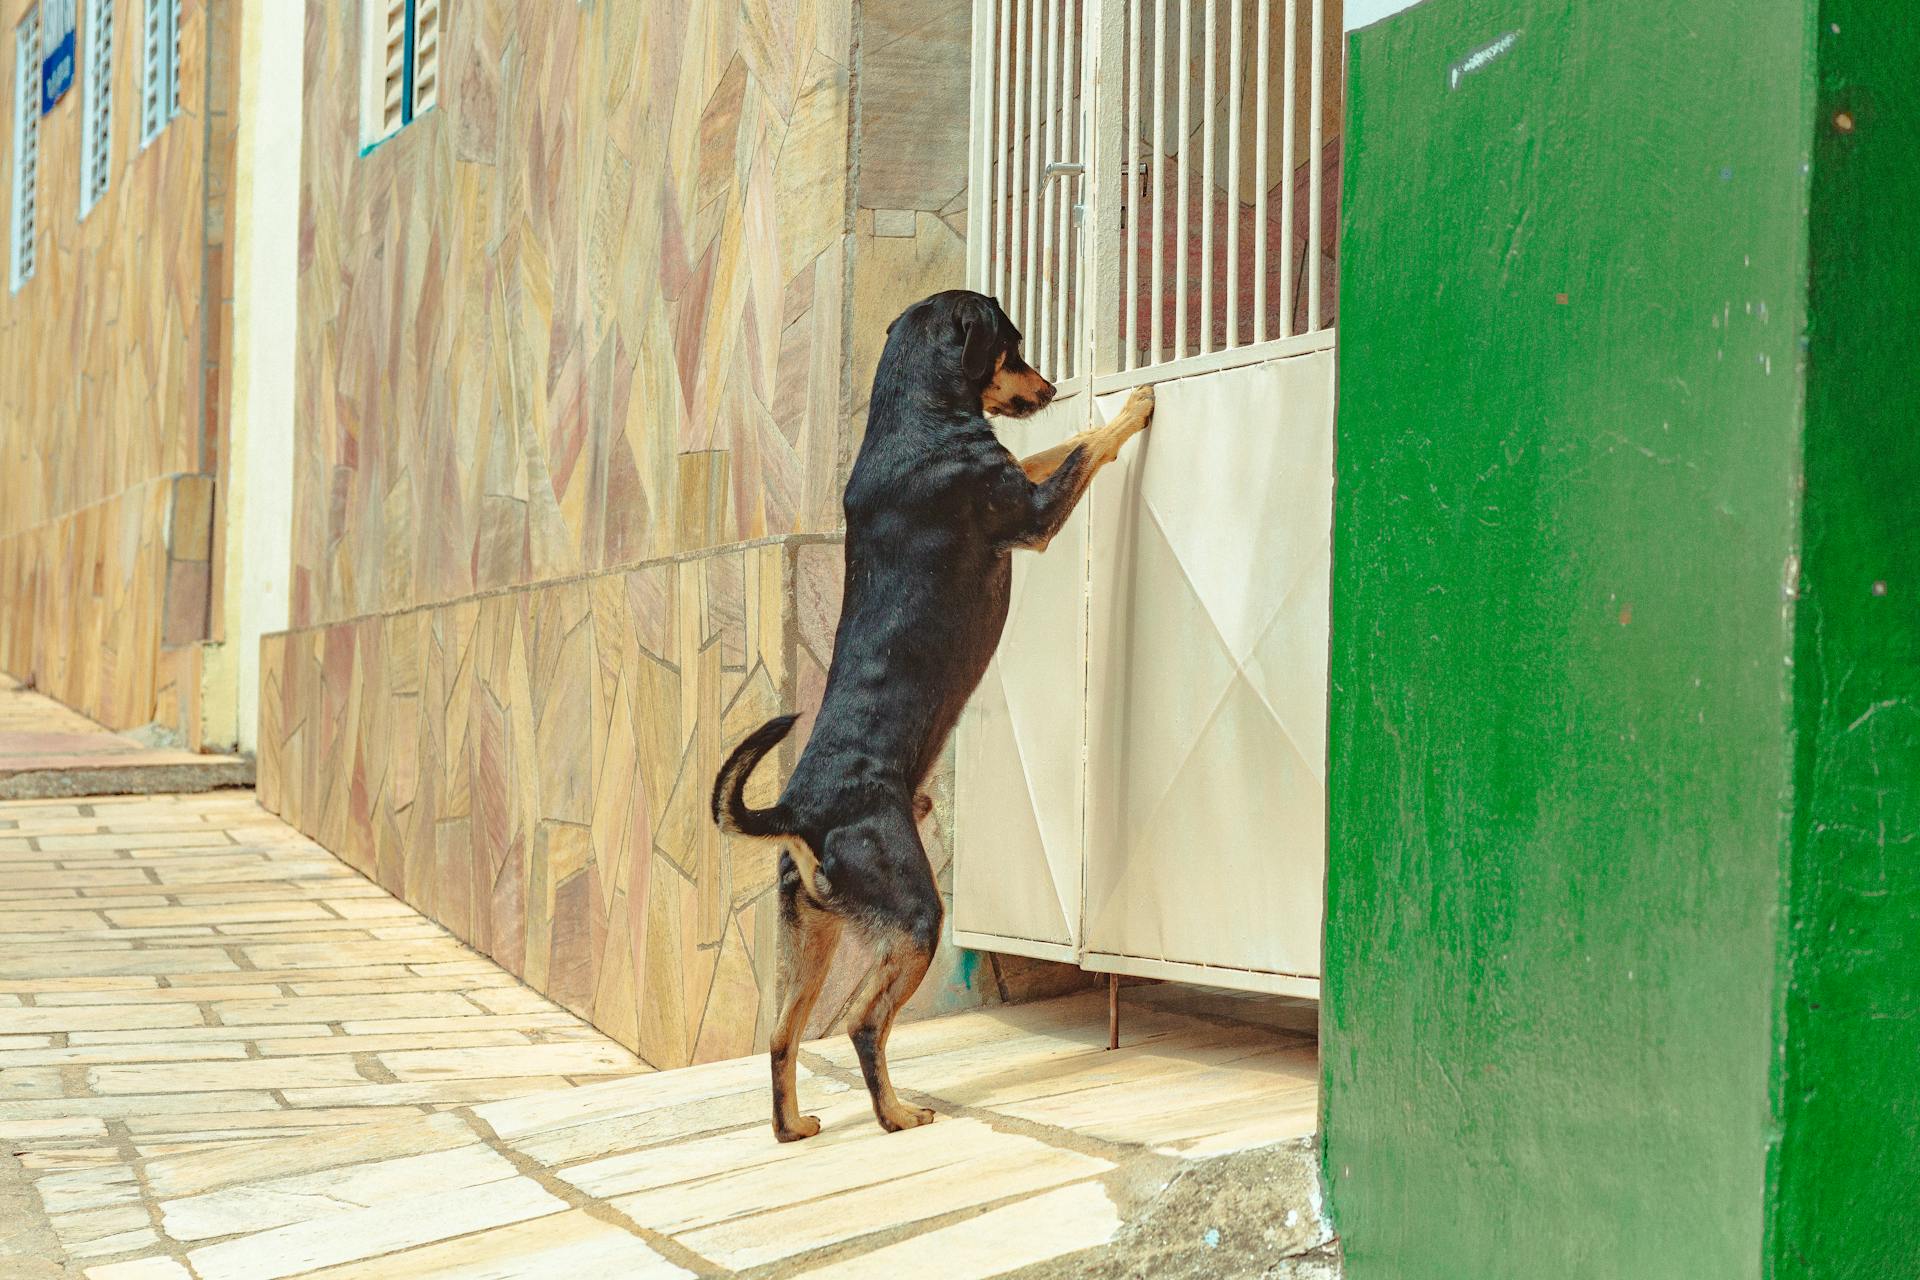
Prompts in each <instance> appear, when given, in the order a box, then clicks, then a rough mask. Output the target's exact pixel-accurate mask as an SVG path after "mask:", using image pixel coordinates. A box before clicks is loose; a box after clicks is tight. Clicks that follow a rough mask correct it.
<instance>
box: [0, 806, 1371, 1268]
mask: <svg viewBox="0 0 1920 1280" xmlns="http://www.w3.org/2000/svg"><path fill="white" fill-rule="evenodd" d="M108 872H112V873H116V874H105V873H108ZM63 877H71V879H70V880H68V881H67V882H65V883H63V882H62V878H63ZM132 890H139V892H138V893H135V892H130V891H132ZM0 912H3V913H5V914H7V915H9V916H11V917H15V918H13V919H11V920H10V921H9V924H8V928H7V931H6V933H5V936H3V937H0V1152H4V1153H5V1156H4V1158H0V1209H3V1210H5V1211H8V1212H10V1213H11V1215H12V1217H13V1218H15V1219H17V1221H15V1222H10V1223H9V1227H8V1230H6V1231H4V1232H0V1275H6V1276H13V1275H21V1276H29V1277H31V1276H39V1275H46V1276H76V1277H86V1278H87V1280H193V1278H196V1277H197V1278H198V1280H275V1278H276V1277H325V1278H327V1280H373V1278H375V1277H393V1278H394V1280H401V1278H406V1280H413V1278H415V1277H423V1276H424V1277H447V1278H448V1280H451V1278H452V1277H465V1278H470V1280H477V1278H479V1277H496V1278H508V1277H519V1276H528V1277H541V1276H551V1277H565V1278H566V1280H588V1278H590V1277H594V1276H599V1275H609V1276H612V1275H619V1276H623V1277H629V1276H631V1277H641V1278H642V1280H645V1278H647V1277H661V1278H666V1277H683V1276H705V1277H726V1276H740V1277H746V1278H747V1280H762V1278H763V1277H773V1276H783V1277H784V1276H793V1275H807V1276H814V1277H831V1276H842V1275H845V1276H852V1277H856V1278H857V1277H864V1276H873V1277H880V1276H889V1277H891V1276H902V1277H911V1276H918V1275H926V1276H937V1277H940V1280H985V1278H986V1277H990V1276H999V1275H1005V1274H1011V1273H1016V1272H1025V1273H1030V1274H1032V1275H1033V1276H1035V1277H1036V1278H1037V1277H1041V1276H1048V1277H1051V1276H1055V1275H1057V1276H1077V1275H1097V1274H1098V1275H1104V1274H1113V1275H1116V1276H1117V1275H1132V1274H1142V1275H1145V1274H1154V1275H1161V1274H1164V1275H1168V1276H1177V1275H1196V1276H1199V1275H1204V1276H1217V1277H1222V1278H1223V1280H1225V1278H1229V1277H1233V1276H1237V1275H1241V1274H1245V1275H1249V1276H1255V1275H1262V1274H1272V1275H1286V1276H1296V1275H1297V1276H1303V1277H1304V1276H1312V1277H1315V1278H1316V1280H1325V1278H1327V1277H1331V1276H1333V1275H1335V1274H1337V1263H1334V1262H1332V1261H1330V1260H1329V1258H1328V1255H1327V1252H1326V1251H1327V1249H1328V1247H1329V1244H1330V1239H1331V1238H1330V1234H1329V1232H1328V1230H1327V1228H1326V1224H1325V1222H1324V1220H1323V1219H1322V1218H1321V1216H1320V1214H1319V1211H1318V1203H1319V1201H1318V1187H1317V1172H1316V1160H1315V1156H1314V1153H1313V1147H1312V1134H1313V1132H1314V1125H1315V1119H1316V1111H1317V1106H1318V1096H1317V1088H1316V1080H1317V1076H1318V1064H1317V1055H1316V1048H1315V1043H1314V1039H1313V1036H1312V1032H1311V1028H1312V1025H1313V1024H1312V1009H1311V1006H1306V1005H1301V1004H1299V1003H1298V1002H1286V1001H1280V1002H1275V1001H1270V1000H1269V1001H1262V1002H1256V1003H1253V1004H1245V1003H1239V1004H1236V1003H1234V1002H1231V1001H1227V1002H1224V1003H1223V1002H1222V1001H1220V1000H1219V999H1215V998H1201V997H1196V998H1195V999H1194V1000H1193V1001H1191V1002H1182V1001H1181V1000H1179V999H1177V998H1175V994H1174V991H1173V989H1171V988H1164V987H1152V986H1143V987H1139V988H1129V989H1126V990H1124V991H1123V994H1122V999H1123V1005H1124V1008H1123V1019H1122V1024H1123V1039H1122V1047H1121V1048H1120V1049H1119V1050H1118V1051H1117V1052H1113V1051H1109V1050H1108V1049H1107V1048H1106V1007H1105V997H1104V995H1103V994H1085V995H1079V996H1070V997H1067V998H1064V999H1060V1000H1053V1001H1046V1002H1042V1003H1037V1004H1031V1005H1024V1006H1011V1007H997V1008H993V1009H987V1010H976V1011H973V1012H970V1013H965V1014H960V1015H955V1016H953V1017H948V1018H941V1019H933V1020H929V1021H924V1022H919V1023H913V1024H908V1025H904V1026H901V1027H900V1028H898V1029H897V1030H896V1031H895V1033H894V1036H893V1042H892V1056H893V1062H894V1068H893V1075H894V1078H895V1081H896V1082H897V1083H898V1084H899V1085H900V1087H901V1088H902V1090H903V1092H905V1093H906V1094H907V1095H908V1096H909V1097H911V1098H912V1099H913V1100H914V1101H916V1102H917V1103H919V1104H921V1105H927V1106H931V1107H933V1108H934V1109H935V1110H936V1111H937V1112H938V1113H939V1119H938V1120H937V1121H936V1122H935V1123H934V1124H932V1125H929V1126H926V1127H923V1128H920V1129H915V1130H911V1131H908V1132H905V1133H900V1134H886V1133H883V1132H882V1131H881V1130H880V1129H879V1128H878V1126H877V1125H875V1124H874V1122H873V1119H872V1115H871V1111H870V1109H869V1107H868V1104H867V1100H866V1095H865V1091H864V1088H863V1087H862V1086H861V1082H860V1076H859V1071H858V1067H857V1063H855V1061H854V1060H853V1058H852V1056H851V1054H850V1052H849V1051H848V1048H847V1045H846V1042H845V1040H844V1038H840V1037H834V1038H830V1039H827V1040H823V1041H819V1042H816V1043H813V1044H809V1045H807V1046H806V1047H805V1048H804V1049H803V1051H802V1063H801V1081H800V1093H801V1100H802V1103H803V1105H804V1106H806V1107H807V1108H808V1109H809V1110H811V1111H815V1112H817V1113H818V1114H819V1115H820V1117H821V1119H822V1121H823V1124H824V1129H823V1131H822V1133H821V1134H820V1135H819V1136H818V1137H816V1138H814V1139H812V1140H810V1141H807V1142H802V1143H795V1144H788V1145H782V1144H780V1143H777V1142H775V1141H774V1140H773V1137H772V1135H771V1133H770V1131H769V1128H768V1124H767V1107H768V1102H767V1075H766V1073H767V1067H766V1062H765V1059H764V1058H763V1057H755V1058H748V1059H737V1060H733V1061H728V1062H718V1063H711V1064H708V1065H705V1066H697V1067H690V1068H686V1069H683V1070H679V1071H670V1072H659V1073H655V1072H651V1071H649V1070H648V1069H647V1068H646V1067H645V1065H644V1064H642V1063H641V1062H640V1061H639V1060H638V1059H636V1058H634V1057H633V1056H632V1055H631V1054H628V1053H627V1052H626V1051H625V1050H624V1049H622V1048H620V1047H619V1046H618V1045H617V1044H615V1043H614V1042H613V1041H611V1040H610V1039H608V1038H607V1037H605V1036H603V1035H601V1034H600V1033H599V1032H598V1031H596V1030H595V1029H593V1028H592V1027H590V1026H588V1025H586V1024H585V1023H583V1022H581V1021H580V1020H578V1019H577V1018H575V1017H574V1016H573V1015H572V1014H570V1013H568V1012H566V1011H565V1010H563V1009H560V1008H558V1007H556V1006H554V1005H553V1004H551V1003H550V1002H548V1001H546V1000H545V999H543V998H542V997H540V996H538V995H536V994H534V993H532V992H531V991H528V990H527V989H526V988H524V987H522V986H520V985H519V984H518V983H517V981H515V980H514V979H513V978H512V976H511V975H509V974H506V973H505V972H503V971H502V970H500V969H498V968H497V967H496V966H494V965H493V964H492V963H491V962H489V961H487V960H486V959H485V958H484V957H481V956H478V955H476V954H475V953H474V952H473V951H471V950H470V949H469V948H467V947H466V946H464V945H463V944H461V943H460V942H458V941H457V940H455V939H454V938H452V937H451V936H450V935H448V934H447V933H445V931H443V930H441V929H440V928H439V927H438V926H437V925H433V924H432V923H430V922H428V921H425V920H424V919H422V918H420V917H418V916H417V915H415V914H414V913H413V912H412V911H411V909H410V908H408V907H406V906H405V904H403V903H398V902H396V901H395V900H393V899H392V898H390V897H389V896H388V895H387V894H385V893H384V892H383V891H382V890H380V889H379V888H378V887H377V886H375V885H372V884H370V883H368V882H367V881H366V880H364V879H362V878H361V877H360V876H359V875H358V874H356V873H355V872H353V871H352V870H350V869H348V868H347V867H345V866H344V865H343V864H341V863H339V862H337V861H335V860H333V859H332V858H330V857H329V856H327V855H326V854H325V853H324V852H323V851H320V850H318V849H317V848H316V847H314V846H313V845H312V844H311V843H310V842H308V841H307V840H305V839H304V838H303V837H301V836H299V835H297V834H296V833H293V832H291V831H290V830H289V829H288V828H286V827H284V826H283V825H282V824H281V823H280V822H279V821H278V820H277V819H275V818H273V817H272V816H271V815H268V814H266V813H265V812H263V811H262V810H260V809H259V808H258V806H257V805H256V804H255V803H254V801H253V798H252V796H251V794H250V793H246V792H238V791H229V792H216V793H211V794H204V795H182V796H155V797H125V798H115V799H110V800H78V801H68V802H51V801H45V802H34V803H0ZM315 925H325V926H326V928H325V929H324V930H315V929H313V926H315ZM289 930H295V931H303V932H293V933H290V932H288V931H289ZM395 930H399V931H401V933H400V935H399V936H395V933H394V931H395ZM290 938H295V939H298V940H297V941H289V940H288V939H290ZM15 1211H17V1212H15ZM1256 1228H1257V1229H1256ZM1223 1240H1224V1241H1225V1242H1226V1245H1227V1246H1230V1249H1229V1248H1225V1247H1223V1246H1222V1243H1221V1242H1222V1241H1223ZM1229 1258H1230V1259H1231V1260H1230V1261H1229ZM1145 1259H1151V1260H1152V1269H1151V1270H1150V1271H1144V1272H1142V1271H1138V1269H1137V1266H1136V1263H1139V1262H1140V1261H1141V1260H1145ZM1329 1268H1336V1269H1329Z"/></svg>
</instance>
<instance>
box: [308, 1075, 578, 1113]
mask: <svg viewBox="0 0 1920 1280" xmlns="http://www.w3.org/2000/svg"><path fill="white" fill-rule="evenodd" d="M566 1087H567V1081H566V1077H564V1076H504V1077H501V1078H498V1079H491V1080H409V1081H403V1082H402V1083H400V1084H369V1085H360V1086H357V1087H356V1086H344V1087H335V1088H320V1089H289V1090H287V1091H286V1095H285V1096H286V1099H287V1104H288V1105H289V1106H295V1107H369V1106H371V1107H402V1106H452V1105H460V1104H466V1103H473V1102H494V1101H497V1100H498V1099H501V1098H517V1097H520V1096H521V1095H523V1094H528V1093H540V1092H543V1091H545V1090H548V1089H564V1088H566Z"/></svg>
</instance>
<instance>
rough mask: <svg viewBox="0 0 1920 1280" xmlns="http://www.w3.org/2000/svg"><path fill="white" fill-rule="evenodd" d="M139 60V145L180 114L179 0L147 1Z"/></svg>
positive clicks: (160, 131) (163, 129)
mask: <svg viewBox="0 0 1920 1280" xmlns="http://www.w3.org/2000/svg"><path fill="white" fill-rule="evenodd" d="M146 22H147V25H146V30H145V32H144V36H145V42H144V44H143V45H142V47H141V60H140V146H141V147H142V149H144V148H146V147H149V146H152V145H153V140H154V139H155V138H158V137H159V136H160V135H161V134H162V133H164V132H166V128H167V125H168V123H169V122H170V121H172V119H173V118H174V117H175V116H177V115H179V114H180V0H147V12H146Z"/></svg>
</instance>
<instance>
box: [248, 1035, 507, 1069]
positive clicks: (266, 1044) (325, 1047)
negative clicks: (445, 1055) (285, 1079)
mask: <svg viewBox="0 0 1920 1280" xmlns="http://www.w3.org/2000/svg"><path fill="white" fill-rule="evenodd" d="M532 1043H533V1042H532V1041H531V1040H529V1039H528V1038H527V1035H526V1033H525V1032H522V1031H511V1030H506V1029H501V1030H495V1031H435V1032H431V1033H428V1034H415V1035H385V1036H349V1035H337V1036H335V1035H312V1036H294V1037H291V1038H288V1039H284V1040H261V1041H260V1042H259V1049H260V1052H261V1053H263V1054H265V1055H267V1056H268V1057H278V1056H281V1055H285V1054H312V1053H387V1052H391V1051H393V1050H396V1049H485V1048H493V1047H499V1046H512V1045H527V1044H532ZM496 1074H499V1073H496Z"/></svg>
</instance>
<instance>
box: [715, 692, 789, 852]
mask: <svg viewBox="0 0 1920 1280" xmlns="http://www.w3.org/2000/svg"><path fill="white" fill-rule="evenodd" d="M799 718H800V717H799V716H775V717H774V718H773V719H771V720H769V721H767V722H766V723H765V724H763V725H761V726H760V727H759V728H758V729H755V730H754V731H753V732H752V733H750V734H748V735H747V738H746V741H744V742H742V743H741V744H740V745H739V746H737V747H735V748H734V749H733V754H732V755H730V756H728V757H727V762H726V763H725V764H723V765H721V766H720V773H719V775H718V776H717V777H715V778H714V780H713V820H714V822H716V823H718V824H719V826H720V829H721V830H722V831H725V832H727V833H728V834H730V835H738V836H762V837H765V836H782V835H786V834H788V831H789V826H790V823H791V819H790V817H789V816H788V814H787V810H786V806H785V805H778V804H776V805H773V806H771V807H769V808H766V809H755V808H753V807H752V806H750V805H748V804H747V797H746V789H747V776H748V775H749V774H751V773H752V772H753V767H754V766H755V765H757V764H759V763H760V760H761V758H762V757H763V756H765V755H766V754H767V753H768V752H769V751H772V750H773V749H774V748H775V747H777V746H779V745H780V741H781V739H783V738H785V737H786V736H787V734H788V733H789V732H790V731H791V730H792V729H793V722H794V721H795V720H798V719H799Z"/></svg>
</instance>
